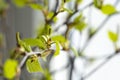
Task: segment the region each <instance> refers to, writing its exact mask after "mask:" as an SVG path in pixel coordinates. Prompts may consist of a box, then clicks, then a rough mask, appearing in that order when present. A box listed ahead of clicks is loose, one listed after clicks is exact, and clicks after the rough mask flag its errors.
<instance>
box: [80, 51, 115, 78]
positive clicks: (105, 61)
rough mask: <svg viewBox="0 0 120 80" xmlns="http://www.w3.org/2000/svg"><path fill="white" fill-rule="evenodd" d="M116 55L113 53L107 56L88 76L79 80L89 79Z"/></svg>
mask: <svg viewBox="0 0 120 80" xmlns="http://www.w3.org/2000/svg"><path fill="white" fill-rule="evenodd" d="M116 54H117V53H114V54H112V55H110V56H108V57H107V58H106V59H105V60H104V61H103V62H102V63H100V64H99V65H98V66H97V67H95V68H94V69H93V70H91V71H90V72H89V73H88V74H86V75H85V76H83V77H82V79H81V80H85V79H87V78H89V77H90V76H91V75H93V74H94V73H95V72H96V71H97V70H99V69H100V68H101V67H103V66H104V65H105V64H106V63H108V62H109V61H110V60H111V59H112V58H113V57H114V56H115V55H116Z"/></svg>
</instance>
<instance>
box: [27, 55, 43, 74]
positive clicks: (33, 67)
mask: <svg viewBox="0 0 120 80" xmlns="http://www.w3.org/2000/svg"><path fill="white" fill-rule="evenodd" d="M26 67H27V70H28V72H30V73H32V72H43V69H42V67H41V65H40V63H39V60H38V58H37V56H35V55H34V56H31V57H30V58H28V60H27V62H26Z"/></svg>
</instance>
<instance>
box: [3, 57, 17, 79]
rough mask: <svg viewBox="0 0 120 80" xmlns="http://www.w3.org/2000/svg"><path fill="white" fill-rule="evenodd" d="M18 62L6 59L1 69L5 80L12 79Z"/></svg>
mask: <svg viewBox="0 0 120 80" xmlns="http://www.w3.org/2000/svg"><path fill="white" fill-rule="evenodd" d="M17 65H18V62H17V61H16V60H12V59H8V60H7V61H6V62H5V64H4V67H3V71H4V76H5V77H6V78H7V79H13V78H14V77H15V75H16V71H17Z"/></svg>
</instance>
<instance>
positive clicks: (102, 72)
mask: <svg viewBox="0 0 120 80" xmlns="http://www.w3.org/2000/svg"><path fill="white" fill-rule="evenodd" d="M5 1H6V2H8V3H9V5H8V8H7V10H6V13H5V15H6V16H4V15H3V16H2V17H1V16H0V38H1V37H2V39H1V40H2V43H0V45H1V46H0V59H1V61H0V65H2V63H4V62H5V60H6V59H7V58H8V57H9V55H10V54H9V53H10V51H11V50H12V49H14V48H15V46H16V38H15V35H16V32H20V33H21V36H22V37H23V38H29V37H35V36H36V34H37V30H38V29H39V27H40V25H42V24H45V20H44V15H43V13H42V12H41V11H40V10H33V9H31V8H29V7H22V8H18V7H16V6H15V5H14V4H13V3H12V1H11V0H5ZM36 1H38V2H39V3H40V2H41V1H42V0H36ZM48 1H49V3H50V8H49V10H52V9H53V8H54V7H55V6H54V4H55V3H56V0H48ZM59 1H60V0H59ZM71 1H72V0H71ZM74 1H75V0H73V1H72V2H70V3H68V4H67V7H70V8H71V9H73V7H72V6H74V4H73V3H74ZM0 2H2V0H0ZM91 2H93V0H83V1H82V3H81V4H80V5H79V7H78V9H79V10H82V9H83V8H85V6H86V5H88V4H90V3H91ZM51 4H52V5H51ZM104 4H111V5H113V6H115V8H116V10H117V11H118V12H120V0H104ZM0 7H1V5H0ZM80 13H82V14H83V16H84V17H85V22H86V23H87V26H88V27H90V28H91V29H92V30H93V31H94V30H96V29H98V28H100V31H98V32H97V33H96V34H95V36H94V37H92V39H91V40H90V43H89V45H87V47H86V48H85V50H84V52H83V54H84V57H83V56H82V57H81V56H78V57H74V53H73V52H72V51H64V50H61V51H60V54H59V55H58V56H56V57H53V58H52V59H51V60H50V61H49V63H48V62H46V63H47V64H49V65H48V67H49V70H50V73H51V76H52V80H120V76H119V74H120V54H117V55H116V56H114V57H113V58H112V59H110V60H109V62H107V60H108V59H106V58H107V57H109V55H112V54H114V53H115V48H114V44H113V43H112V42H111V41H110V39H109V38H108V31H109V30H110V31H113V32H117V31H118V36H119V39H118V42H117V43H116V44H117V46H118V48H120V35H119V34H120V32H119V30H120V27H119V26H120V14H115V15H113V16H108V15H105V14H103V13H102V12H101V11H100V10H98V9H97V8H95V7H94V5H91V6H89V7H87V8H85V9H84V10H83V11H81V12H80ZM67 14H68V13H67V12H63V13H61V14H59V15H57V17H58V19H59V20H58V21H57V23H56V24H54V25H53V29H56V28H57V26H59V25H60V24H61V23H63V22H64V19H65V18H66V16H67ZM65 30H66V25H61V27H60V28H59V29H58V32H56V34H62V33H64V32H65ZM88 31H89V28H86V29H85V30H84V31H82V33H80V32H79V31H78V30H76V29H74V28H73V29H72V30H71V31H70V34H69V40H70V45H71V46H72V47H74V48H75V49H76V50H79V49H82V48H84V45H85V43H86V42H87V39H88ZM68 53H69V54H71V55H69V54H68ZM69 56H72V58H74V60H73V61H70V60H71V59H70V58H69ZM105 61H106V62H105ZM46 63H45V64H46ZM104 63H105V65H104ZM43 64H44V62H43ZM99 64H101V65H102V67H100V68H99V69H98V70H97V69H96V67H97V66H98V65H99ZM71 67H73V68H72V74H70V73H71ZM94 69H96V70H97V71H96V70H95V71H93V70H94ZM91 71H93V73H90V72H91ZM89 73H90V75H89ZM42 76H43V75H42V74H41V73H28V72H27V70H26V68H23V70H22V71H21V76H20V80H43V79H42V78H41V77H42ZM71 76H72V77H71ZM84 76H85V79H82V78H83V77H84ZM0 80H4V78H3V77H0ZM5 80H6V79H5ZM48 80H49V79H48Z"/></svg>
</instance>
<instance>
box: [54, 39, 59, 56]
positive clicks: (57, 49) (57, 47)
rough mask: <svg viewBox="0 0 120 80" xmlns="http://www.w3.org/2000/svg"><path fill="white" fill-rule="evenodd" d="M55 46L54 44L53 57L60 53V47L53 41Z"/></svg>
mask: <svg viewBox="0 0 120 80" xmlns="http://www.w3.org/2000/svg"><path fill="white" fill-rule="evenodd" d="M55 44H56V50H55V53H54V56H57V55H59V53H60V46H59V42H58V41H55Z"/></svg>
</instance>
